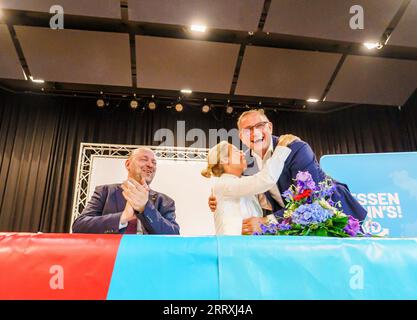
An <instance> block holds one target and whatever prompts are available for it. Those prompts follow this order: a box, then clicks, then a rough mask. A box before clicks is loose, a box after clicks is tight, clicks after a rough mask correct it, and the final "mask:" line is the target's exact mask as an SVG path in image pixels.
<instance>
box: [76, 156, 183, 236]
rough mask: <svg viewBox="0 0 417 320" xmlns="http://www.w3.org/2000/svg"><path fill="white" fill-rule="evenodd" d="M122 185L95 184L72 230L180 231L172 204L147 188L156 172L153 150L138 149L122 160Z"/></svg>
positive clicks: (115, 231)
mask: <svg viewBox="0 0 417 320" xmlns="http://www.w3.org/2000/svg"><path fill="white" fill-rule="evenodd" d="M125 166H126V169H127V171H128V179H127V180H126V181H124V182H123V183H122V184H111V185H103V186H98V187H96V189H95V191H94V194H93V196H92V197H91V200H90V201H89V202H88V204H87V206H86V207H85V209H84V210H83V212H82V213H81V215H80V216H79V217H78V218H77V219H76V220H75V221H74V223H73V225H72V230H73V232H74V233H126V234H179V226H178V224H177V222H176V221H175V203H174V200H172V199H171V198H170V197H168V196H167V195H165V194H163V193H159V192H156V191H154V190H151V189H149V187H148V185H149V184H150V183H151V182H152V180H153V178H154V176H155V172H156V159H155V155H154V153H153V151H152V150H150V149H148V148H139V149H136V150H134V151H133V152H132V154H131V155H130V157H129V159H128V160H126V163H125Z"/></svg>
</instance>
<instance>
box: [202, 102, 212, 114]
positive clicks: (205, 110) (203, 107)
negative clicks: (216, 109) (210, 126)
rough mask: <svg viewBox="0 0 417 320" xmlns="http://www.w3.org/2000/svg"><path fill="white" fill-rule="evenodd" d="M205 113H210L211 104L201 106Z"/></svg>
mask: <svg viewBox="0 0 417 320" xmlns="http://www.w3.org/2000/svg"><path fill="white" fill-rule="evenodd" d="M201 111H202V112H203V113H208V112H209V111H210V106H209V105H208V104H207V103H206V104H204V105H203V106H202V107H201Z"/></svg>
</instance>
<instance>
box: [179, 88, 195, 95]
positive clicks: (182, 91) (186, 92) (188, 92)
mask: <svg viewBox="0 0 417 320" xmlns="http://www.w3.org/2000/svg"><path fill="white" fill-rule="evenodd" d="M181 93H184V94H191V93H193V90H191V89H181Z"/></svg>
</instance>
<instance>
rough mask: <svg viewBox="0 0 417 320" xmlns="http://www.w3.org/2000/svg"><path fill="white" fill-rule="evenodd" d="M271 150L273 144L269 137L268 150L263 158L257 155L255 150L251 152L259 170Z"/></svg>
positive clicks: (270, 153) (270, 154)
mask: <svg viewBox="0 0 417 320" xmlns="http://www.w3.org/2000/svg"><path fill="white" fill-rule="evenodd" d="M273 152H274V145H273V141H272V139H271V143H270V144H269V147H268V151H267V152H266V154H265V156H264V158H263V159H262V158H261V157H260V156H259V155H257V154H256V153H255V152H254V153H253V156H254V158H255V161H256V164H257V165H258V168H259V170H261V169H262V167H263V164H264V163H265V161H266V160H268V159H269V158H270V157H271V156H272V153H273Z"/></svg>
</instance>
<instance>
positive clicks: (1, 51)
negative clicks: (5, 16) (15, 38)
mask: <svg viewBox="0 0 417 320" xmlns="http://www.w3.org/2000/svg"><path fill="white" fill-rule="evenodd" d="M0 78H6V79H20V80H24V79H25V78H24V75H23V70H22V67H21V65H20V62H19V57H18V55H17V53H16V49H15V47H14V45H13V42H12V39H11V37H10V33H9V29H8V28H7V26H6V25H5V24H0Z"/></svg>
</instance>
